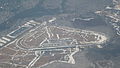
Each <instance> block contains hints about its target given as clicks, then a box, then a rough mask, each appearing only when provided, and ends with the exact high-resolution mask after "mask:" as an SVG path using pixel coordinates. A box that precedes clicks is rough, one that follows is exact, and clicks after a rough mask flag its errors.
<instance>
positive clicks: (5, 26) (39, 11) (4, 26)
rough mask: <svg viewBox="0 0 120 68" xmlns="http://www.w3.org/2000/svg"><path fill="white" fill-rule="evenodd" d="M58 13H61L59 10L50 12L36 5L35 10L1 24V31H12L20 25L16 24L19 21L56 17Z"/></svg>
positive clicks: (15, 16)
mask: <svg viewBox="0 0 120 68" xmlns="http://www.w3.org/2000/svg"><path fill="white" fill-rule="evenodd" d="M58 13H60V12H59V9H50V10H48V9H44V8H42V7H40V6H39V5H36V6H35V7H34V8H32V9H28V10H25V11H22V12H20V13H17V14H15V15H14V16H13V17H11V18H9V19H8V20H6V21H4V22H3V23H1V24H0V31H4V30H7V29H10V28H11V27H12V26H13V25H15V24H19V23H16V21H17V20H19V19H24V18H31V17H41V16H45V15H54V14H58Z"/></svg>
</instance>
